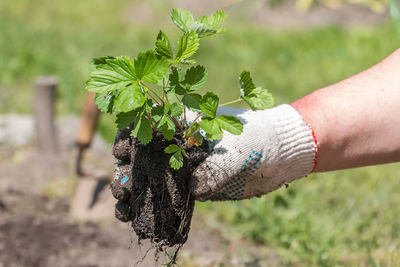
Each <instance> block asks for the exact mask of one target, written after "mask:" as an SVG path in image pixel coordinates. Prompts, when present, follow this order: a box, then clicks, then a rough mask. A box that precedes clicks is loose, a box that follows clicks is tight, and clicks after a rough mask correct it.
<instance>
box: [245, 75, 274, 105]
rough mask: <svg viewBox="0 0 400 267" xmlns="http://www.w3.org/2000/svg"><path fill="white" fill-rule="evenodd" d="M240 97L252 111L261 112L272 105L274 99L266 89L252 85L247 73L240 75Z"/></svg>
mask: <svg viewBox="0 0 400 267" xmlns="http://www.w3.org/2000/svg"><path fill="white" fill-rule="evenodd" d="M239 82H240V97H241V98H242V99H243V100H244V101H245V102H246V103H247V104H248V105H249V106H250V108H251V109H252V110H263V109H266V108H270V107H272V106H273V105H274V98H273V96H272V94H270V93H269V92H268V90H267V89H263V88H261V87H257V88H256V86H255V85H254V83H253V80H252V79H251V77H250V73H249V72H248V71H243V72H242V73H241V74H240V78H239Z"/></svg>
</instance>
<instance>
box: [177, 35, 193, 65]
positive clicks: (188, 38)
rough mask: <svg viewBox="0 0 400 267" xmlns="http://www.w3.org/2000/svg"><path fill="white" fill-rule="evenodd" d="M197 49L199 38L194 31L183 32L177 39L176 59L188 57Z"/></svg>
mask: <svg viewBox="0 0 400 267" xmlns="http://www.w3.org/2000/svg"><path fill="white" fill-rule="evenodd" d="M198 49H199V38H198V37H197V34H196V33H195V32H190V33H185V34H183V35H182V36H181V37H180V39H179V41H178V51H177V52H176V58H175V60H176V61H178V62H179V61H181V60H184V59H188V58H190V57H191V56H193V55H194V54H195V53H196V51H197V50H198Z"/></svg>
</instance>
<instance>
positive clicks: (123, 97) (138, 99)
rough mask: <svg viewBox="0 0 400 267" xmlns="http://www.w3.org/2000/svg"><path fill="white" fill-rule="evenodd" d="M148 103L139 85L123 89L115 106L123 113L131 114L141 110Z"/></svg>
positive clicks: (134, 84)
mask: <svg viewBox="0 0 400 267" xmlns="http://www.w3.org/2000/svg"><path fill="white" fill-rule="evenodd" d="M145 101H146V97H145V95H144V94H143V92H142V90H141V88H140V86H139V85H138V84H137V83H133V84H132V85H130V86H128V87H126V88H124V89H122V90H121V91H120V92H119V94H118V96H117V98H116V99H115V106H116V107H117V108H118V110H119V111H121V112H129V111H131V110H134V109H137V108H140V107H141V106H143V104H144V103H145Z"/></svg>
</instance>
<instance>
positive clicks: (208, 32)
mask: <svg viewBox="0 0 400 267" xmlns="http://www.w3.org/2000/svg"><path fill="white" fill-rule="evenodd" d="M190 30H191V31H194V32H196V33H197V35H198V36H199V38H203V37H209V36H213V35H216V34H217V30H215V29H211V28H210V27H208V26H207V25H205V24H203V23H201V22H198V21H195V22H194V23H193V25H192V27H190Z"/></svg>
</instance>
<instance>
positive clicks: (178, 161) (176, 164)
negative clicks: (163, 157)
mask: <svg viewBox="0 0 400 267" xmlns="http://www.w3.org/2000/svg"><path fill="white" fill-rule="evenodd" d="M169 165H170V166H171V168H173V169H175V170H179V169H180V168H182V166H183V156H182V153H181V151H177V152H175V153H174V154H173V155H172V156H171V158H170V159H169Z"/></svg>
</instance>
